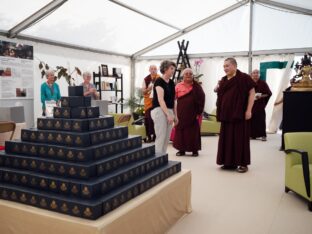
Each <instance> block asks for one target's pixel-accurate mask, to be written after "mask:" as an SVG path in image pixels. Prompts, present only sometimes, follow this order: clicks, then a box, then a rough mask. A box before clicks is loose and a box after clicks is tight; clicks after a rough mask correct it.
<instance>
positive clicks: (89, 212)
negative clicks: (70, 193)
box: [83, 207, 92, 217]
mask: <svg viewBox="0 0 312 234" xmlns="http://www.w3.org/2000/svg"><path fill="white" fill-rule="evenodd" d="M83 214H84V216H86V217H91V216H92V212H91V209H90V208H89V207H87V208H86V209H85V210H84V212H83Z"/></svg>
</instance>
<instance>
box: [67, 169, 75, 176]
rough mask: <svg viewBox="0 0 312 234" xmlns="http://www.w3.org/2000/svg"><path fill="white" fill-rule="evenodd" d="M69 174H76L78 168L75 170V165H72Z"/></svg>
mask: <svg viewBox="0 0 312 234" xmlns="http://www.w3.org/2000/svg"><path fill="white" fill-rule="evenodd" d="M69 174H70V175H72V176H73V175H76V170H75V168H74V167H71V168H70V169H69Z"/></svg>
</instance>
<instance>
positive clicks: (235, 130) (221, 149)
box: [217, 58, 255, 172]
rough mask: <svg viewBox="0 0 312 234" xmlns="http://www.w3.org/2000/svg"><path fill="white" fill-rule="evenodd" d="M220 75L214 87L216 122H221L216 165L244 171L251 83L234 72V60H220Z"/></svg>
mask: <svg viewBox="0 0 312 234" xmlns="http://www.w3.org/2000/svg"><path fill="white" fill-rule="evenodd" d="M224 71H225V73H226V76H224V77H223V78H222V79H221V81H220V83H219V86H218V88H217V94H218V98H217V119H218V121H220V122H221V129H220V136H219V144H218V154H217V164H219V165H223V166H222V167H221V168H222V169H236V168H237V167H238V168H237V171H238V172H246V171H247V170H248V167H247V165H249V164H250V142H249V140H250V121H249V119H250V118H251V110H252V105H253V102H254V94H255V90H254V86H255V83H254V82H253V80H252V79H251V78H250V76H249V75H247V74H245V73H242V72H241V71H239V70H237V63H236V60H235V59H234V58H227V59H226V60H225V61H224Z"/></svg>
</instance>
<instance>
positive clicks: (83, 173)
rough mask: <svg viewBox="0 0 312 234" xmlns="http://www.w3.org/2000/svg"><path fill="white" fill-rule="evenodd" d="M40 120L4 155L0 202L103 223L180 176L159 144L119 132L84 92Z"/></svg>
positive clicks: (73, 92)
mask: <svg viewBox="0 0 312 234" xmlns="http://www.w3.org/2000/svg"><path fill="white" fill-rule="evenodd" d="M61 106H62V107H55V108H54V118H38V120H37V129H23V130H22V132H21V140H13V141H6V143H5V152H3V151H2V153H0V198H1V199H5V200H10V201H14V202H19V203H24V204H27V205H31V206H36V207H39V208H42V209H47V210H52V211H56V212H60V213H63V214H68V215H72V216H77V217H81V218H86V219H97V218H99V217H100V216H102V215H105V214H107V213H109V212H110V211H112V210H114V209H115V208H117V207H119V206H120V205H122V204H124V203H125V202H127V201H129V200H131V199H132V198H134V197H136V196H138V195H140V194H141V193H143V192H145V191H146V190H148V189H150V188H152V187H153V186H155V185H157V184H158V183H160V182H162V181H163V180H165V179H166V178H168V177H170V176H172V175H174V174H176V173H178V172H179V171H180V170H181V163H180V162H173V161H168V155H167V154H164V155H162V154H155V146H154V145H151V144H145V145H142V139H141V137H140V136H128V128H127V127H114V119H113V117H111V116H99V109H98V107H91V99H90V98H88V97H83V89H82V86H76V87H69V96H68V97H62V98H61Z"/></svg>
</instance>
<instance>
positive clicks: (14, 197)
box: [10, 192, 17, 200]
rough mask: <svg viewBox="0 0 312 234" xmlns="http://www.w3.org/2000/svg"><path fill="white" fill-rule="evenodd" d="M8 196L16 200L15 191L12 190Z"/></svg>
mask: <svg viewBox="0 0 312 234" xmlns="http://www.w3.org/2000/svg"><path fill="white" fill-rule="evenodd" d="M10 198H11V199H12V200H16V199H17V196H16V193H15V192H12V193H11V195H10Z"/></svg>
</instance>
